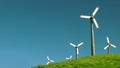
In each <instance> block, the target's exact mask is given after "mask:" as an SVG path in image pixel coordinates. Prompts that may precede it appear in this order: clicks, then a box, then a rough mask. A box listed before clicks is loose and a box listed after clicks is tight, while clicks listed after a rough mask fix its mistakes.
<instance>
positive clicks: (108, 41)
mask: <svg viewBox="0 0 120 68" xmlns="http://www.w3.org/2000/svg"><path fill="white" fill-rule="evenodd" d="M106 39H107V46H106V47H104V50H106V49H107V48H108V54H110V46H112V47H114V48H116V46H115V45H113V44H111V43H110V40H109V38H108V37H106Z"/></svg>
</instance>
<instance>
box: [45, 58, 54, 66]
mask: <svg viewBox="0 0 120 68" xmlns="http://www.w3.org/2000/svg"><path fill="white" fill-rule="evenodd" d="M47 60H48V62H47V63H46V64H47V65H48V64H50V63H52V62H54V61H53V60H51V59H50V58H49V57H48V56H47Z"/></svg>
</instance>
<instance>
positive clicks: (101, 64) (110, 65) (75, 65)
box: [35, 54, 120, 68]
mask: <svg viewBox="0 0 120 68" xmlns="http://www.w3.org/2000/svg"><path fill="white" fill-rule="evenodd" d="M35 68H120V54H119V55H118V54H111V55H97V56H90V57H84V58H79V59H78V60H68V61H64V62H58V63H53V64H49V65H39V66H36V67H35Z"/></svg>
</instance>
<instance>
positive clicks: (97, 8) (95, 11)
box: [92, 7, 99, 16]
mask: <svg viewBox="0 0 120 68" xmlns="http://www.w3.org/2000/svg"><path fill="white" fill-rule="evenodd" d="M98 10H99V7H96V9H95V10H94V12H93V13H92V15H93V16H95V14H96V13H97V11H98Z"/></svg>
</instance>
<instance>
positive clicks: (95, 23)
mask: <svg viewBox="0 0 120 68" xmlns="http://www.w3.org/2000/svg"><path fill="white" fill-rule="evenodd" d="M98 10H99V7H96V9H95V10H94V12H93V13H92V16H86V15H80V17H81V18H85V19H89V20H90V29H91V55H92V56H95V41H94V29H93V25H95V26H96V28H97V29H98V28H99V26H98V23H97V21H96V20H95V18H94V16H95V15H96V13H97V11H98Z"/></svg>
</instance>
